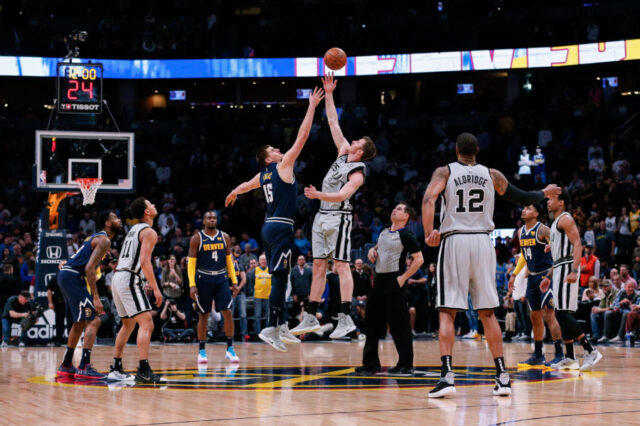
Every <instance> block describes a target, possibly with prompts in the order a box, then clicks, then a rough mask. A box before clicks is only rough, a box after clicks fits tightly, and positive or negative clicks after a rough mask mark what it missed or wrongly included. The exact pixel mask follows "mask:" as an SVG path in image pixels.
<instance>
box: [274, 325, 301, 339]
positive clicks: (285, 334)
mask: <svg viewBox="0 0 640 426" xmlns="http://www.w3.org/2000/svg"><path fill="white" fill-rule="evenodd" d="M279 333H280V340H282V341H283V342H285V343H300V339H298V338H297V337H296V336H294V335H293V334H291V332H289V326H288V325H287V324H282V325H281V326H280V331H279Z"/></svg>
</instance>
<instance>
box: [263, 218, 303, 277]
mask: <svg viewBox="0 0 640 426" xmlns="http://www.w3.org/2000/svg"><path fill="white" fill-rule="evenodd" d="M262 244H263V245H264V252H265V254H266V255H267V262H269V272H271V273H273V272H274V271H286V272H289V270H290V269H291V256H292V255H293V252H294V247H295V242H294V232H293V225H290V224H287V223H281V222H265V224H264V225H263V226H262Z"/></svg>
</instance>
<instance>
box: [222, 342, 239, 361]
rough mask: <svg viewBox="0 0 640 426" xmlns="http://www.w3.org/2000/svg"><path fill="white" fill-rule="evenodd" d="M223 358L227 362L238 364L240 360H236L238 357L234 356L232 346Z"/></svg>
mask: <svg viewBox="0 0 640 426" xmlns="http://www.w3.org/2000/svg"><path fill="white" fill-rule="evenodd" d="M224 358H225V359H226V360H227V361H229V362H240V358H238V355H236V351H235V349H233V346H229V347H228V348H227V352H225V354H224Z"/></svg>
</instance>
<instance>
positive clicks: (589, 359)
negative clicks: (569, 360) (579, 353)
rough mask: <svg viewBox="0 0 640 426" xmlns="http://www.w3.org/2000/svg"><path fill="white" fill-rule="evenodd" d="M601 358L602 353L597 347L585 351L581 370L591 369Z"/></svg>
mask: <svg viewBox="0 0 640 426" xmlns="http://www.w3.org/2000/svg"><path fill="white" fill-rule="evenodd" d="M601 359H602V354H601V353H600V352H598V350H597V349H594V350H592V351H591V352H590V353H586V352H585V354H584V361H582V367H580V371H590V370H591V369H592V368H593V366H594V365H596V364H597V363H598V362H599V361H600V360H601Z"/></svg>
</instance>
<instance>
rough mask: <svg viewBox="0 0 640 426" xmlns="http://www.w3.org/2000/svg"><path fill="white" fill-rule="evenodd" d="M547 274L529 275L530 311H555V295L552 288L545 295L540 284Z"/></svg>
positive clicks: (528, 299)
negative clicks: (546, 309)
mask: <svg viewBox="0 0 640 426" xmlns="http://www.w3.org/2000/svg"><path fill="white" fill-rule="evenodd" d="M544 276H545V274H540V275H529V277H528V279H527V302H528V303H529V309H531V310H532V311H539V310H542V309H544V308H549V309H553V294H552V292H551V288H549V289H548V290H547V291H546V292H545V293H543V292H542V290H540V283H541V282H542V279H543V278H544Z"/></svg>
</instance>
